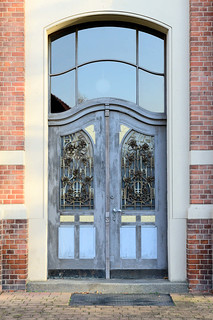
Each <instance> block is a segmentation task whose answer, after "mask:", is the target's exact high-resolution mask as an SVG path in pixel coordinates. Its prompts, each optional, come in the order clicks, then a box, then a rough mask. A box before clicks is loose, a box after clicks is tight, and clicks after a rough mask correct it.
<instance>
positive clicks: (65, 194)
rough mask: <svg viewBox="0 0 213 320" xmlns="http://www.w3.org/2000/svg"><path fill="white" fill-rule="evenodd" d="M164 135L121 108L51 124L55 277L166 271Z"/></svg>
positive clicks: (161, 126)
mask: <svg viewBox="0 0 213 320" xmlns="http://www.w3.org/2000/svg"><path fill="white" fill-rule="evenodd" d="M165 128H166V127H165V121H164V120H162V119H161V118H160V117H158V116H157V117H155V118H154V119H152V115H151V113H149V112H145V111H144V110H142V109H141V108H138V109H136V110H135V108H133V107H131V106H122V105H118V104H115V103H107V104H105V105H103V104H102V105H101V104H98V105H93V106H90V108H88V106H87V108H86V107H84V108H82V110H77V112H76V113H75V111H73V110H72V111H71V112H70V111H69V112H68V114H67V115H66V116H64V115H63V116H61V115H60V116H59V117H57V115H54V116H53V117H52V118H51V119H50V126H49V226H48V230H49V240H48V245H49V250H48V252H49V253H48V254H49V257H48V268H49V270H56V269H58V270H59V269H73V270H78V269H87V270H88V269H90V270H106V275H108V277H109V274H110V270H116V269H119V270H126V269H131V270H133V269H140V270H141V269H166V268H167V249H166V245H167V240H166V239H167V237H166V233H167V228H166V225H167V223H166V142H165Z"/></svg>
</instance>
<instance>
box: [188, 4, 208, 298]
mask: <svg viewBox="0 0 213 320" xmlns="http://www.w3.org/2000/svg"><path fill="white" fill-rule="evenodd" d="M212 11H213V7H212V0H199V1H197V0H190V148H191V150H200V151H201V152H202V150H213V74H212V71H213V55H212V52H213V37H212V28H213V19H212V17H213V12H212ZM190 203H191V204H192V205H198V206H199V205H207V206H208V205H211V204H213V165H212V164H210V165H191V166H190ZM212 229H213V222H212V220H211V219H193V220H188V223H187V235H188V237H187V275H188V281H189V290H190V291H192V292H194V291H195V292H198V291H205V292H209V291H211V290H212Z"/></svg>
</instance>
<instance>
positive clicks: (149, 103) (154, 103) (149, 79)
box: [139, 70, 164, 112]
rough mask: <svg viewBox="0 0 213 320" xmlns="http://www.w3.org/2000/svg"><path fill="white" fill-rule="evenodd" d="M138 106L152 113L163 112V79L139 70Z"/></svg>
mask: <svg viewBox="0 0 213 320" xmlns="http://www.w3.org/2000/svg"><path fill="white" fill-rule="evenodd" d="M139 105H140V106H141V107H142V108H144V109H147V110H149V111H153V112H164V77H163V76H156V75H153V74H150V73H148V72H145V71H142V70H139Z"/></svg>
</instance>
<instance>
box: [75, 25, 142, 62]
mask: <svg viewBox="0 0 213 320" xmlns="http://www.w3.org/2000/svg"><path fill="white" fill-rule="evenodd" d="M99 59H117V60H123V61H128V62H132V63H134V64H135V63H136V31H135V30H132V29H127V28H116V27H100V28H91V29H85V30H80V31H79V33H78V63H79V64H81V63H84V62H87V61H92V60H99Z"/></svg>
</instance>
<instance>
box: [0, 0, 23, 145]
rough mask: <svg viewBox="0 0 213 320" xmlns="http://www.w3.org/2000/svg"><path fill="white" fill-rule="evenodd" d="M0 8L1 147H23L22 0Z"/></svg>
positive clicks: (1, 4) (3, 3) (0, 5)
mask: <svg viewBox="0 0 213 320" xmlns="http://www.w3.org/2000/svg"><path fill="white" fill-rule="evenodd" d="M0 11H1V16H0V21H1V29H0V56H1V59H0V60H1V62H0V66H1V69H0V90H1V104H0V121H1V123H2V125H1V126H0V150H5V151H6V150H24V92H25V87H24V76H25V74H24V68H25V65H24V63H25V62H24V0H14V1H11V0H4V1H1V3H0Z"/></svg>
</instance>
